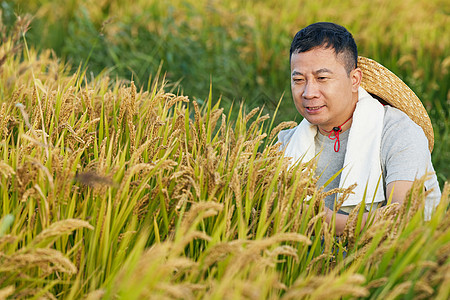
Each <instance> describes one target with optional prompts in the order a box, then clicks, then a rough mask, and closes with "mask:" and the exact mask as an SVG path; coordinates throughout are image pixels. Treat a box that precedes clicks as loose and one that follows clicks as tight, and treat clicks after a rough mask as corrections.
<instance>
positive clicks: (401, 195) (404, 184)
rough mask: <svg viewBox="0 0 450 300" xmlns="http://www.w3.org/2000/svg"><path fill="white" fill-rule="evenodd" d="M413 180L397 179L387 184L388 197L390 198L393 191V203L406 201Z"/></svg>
mask: <svg viewBox="0 0 450 300" xmlns="http://www.w3.org/2000/svg"><path fill="white" fill-rule="evenodd" d="M412 184H413V182H412V181H408V180H397V181H392V182H390V183H388V185H387V186H386V199H389V197H390V195H391V193H392V201H391V203H400V204H402V203H403V201H405V198H406V194H407V193H408V191H409V189H410V188H411V187H412Z"/></svg>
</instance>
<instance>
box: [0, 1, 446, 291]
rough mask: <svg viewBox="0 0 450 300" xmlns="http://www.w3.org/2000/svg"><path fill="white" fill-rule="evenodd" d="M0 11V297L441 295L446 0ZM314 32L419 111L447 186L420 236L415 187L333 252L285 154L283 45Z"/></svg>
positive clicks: (302, 173) (31, 4) (318, 206)
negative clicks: (379, 73)
mask: <svg viewBox="0 0 450 300" xmlns="http://www.w3.org/2000/svg"><path fill="white" fill-rule="evenodd" d="M0 3H1V4H2V8H3V12H2V16H3V19H4V23H5V25H3V26H2V27H1V33H2V36H1V38H2V43H1V46H0V97H1V98H0V140H1V143H0V156H1V160H0V197H1V199H2V201H1V204H0V299H10V298H11V299H14V298H31V299H34V298H36V299H37V298H49V299H54V298H61V299H113V298H120V299H122V298H123V299H142V298H161V299H174V298H175V299H179V298H182V299H199V298H206V299H302V298H307V299H353V298H367V299H402V298H406V299H411V298H414V299H429V298H434V299H448V298H449V297H450V211H449V210H448V208H449V204H450V199H449V192H450V189H449V186H448V185H446V184H443V183H442V182H443V179H444V180H445V179H446V176H448V164H446V163H448V161H449V160H448V130H449V123H448V96H449V95H448V85H449V82H450V80H445V79H449V76H450V75H449V74H448V73H449V72H448V71H449V65H450V63H449V62H448V59H446V57H448V49H449V47H448V46H449V45H448V43H449V40H448V39H445V38H442V36H443V35H442V34H443V33H444V32H445V30H448V29H447V28H448V26H447V27H444V25H446V24H448V20H449V19H448V11H446V6H445V5H446V4H445V2H444V1H442V2H439V1H429V2H427V3H422V2H418V1H411V0H408V1H404V2H402V3H403V4H393V3H390V2H387V1H386V2H385V1H379V3H378V2H377V3H378V4H377V7H376V8H377V9H376V11H377V12H378V14H377V15H375V13H374V12H373V11H372V10H373V8H372V7H371V5H369V4H367V5H363V4H360V6H359V7H358V9H354V6H353V5H354V4H355V3H353V2H352V1H349V2H348V3H347V2H339V3H340V4H339V5H340V8H339V10H335V9H332V8H333V7H334V8H336V7H337V6H338V2H337V1H336V2H334V1H331V2H327V3H328V4H327V6H323V5H322V3H321V2H320V1H319V2H314V3H315V4H312V2H311V3H309V2H308V3H305V2H301V1H300V2H299V1H295V3H294V1H292V2H291V1H287V2H286V3H287V4H283V5H282V7H281V8H279V7H278V6H277V5H276V2H275V1H270V0H267V1H255V2H253V1H252V2H243V3H241V2H238V1H231V0H230V1H222V2H220V4H219V2H215V1H209V2H207V3H206V4H205V3H204V2H203V1H196V2H194V1H192V2H191V1H171V2H170V4H169V3H168V2H167V3H166V2H164V1H159V2H156V1H155V2H153V1H136V3H135V4H133V5H130V4H128V3H126V4H125V3H124V2H120V1H81V0H72V1H65V2H64V4H65V5H61V3H60V2H54V1H44V0H42V1H21V0H18V1H15V2H14V3H13V2H12V1H2V2H0ZM25 3H26V4H27V6H25ZM284 5H286V6H284ZM372 5H374V4H372ZM403 5H405V6H403ZM407 5H410V6H411V7H421V8H423V9H422V10H415V12H417V13H416V14H414V15H415V17H416V18H421V20H422V21H423V23H421V24H417V23H418V22H413V21H417V19H413V18H412V17H411V19H408V16H409V15H408V14H407V12H405V10H406V9H401V8H407V7H408V6H407ZM293 7H295V8H297V9H300V8H302V9H303V10H304V11H305V12H308V13H305V15H307V16H308V17H307V18H306V19H302V20H301V21H297V19H298V18H299V15H300V12H299V10H298V13H296V14H294V13H293V11H295V9H293ZM289 8H290V10H288V9H289ZM350 8H352V9H353V10H352V11H353V12H354V14H351V13H350V12H349V11H348V10H347V9H350ZM277 9H280V12H279V13H278V14H277V13H274V11H276V10H277ZM393 9H397V10H398V9H400V10H398V13H397V14H396V15H395V16H396V18H393V17H392V16H391V15H389V12H390V13H392V11H393ZM16 10H19V11H20V10H22V12H27V11H29V12H31V13H33V14H35V17H34V19H33V20H31V19H29V18H28V17H24V16H22V17H18V16H15V15H14V14H13V12H14V11H16ZM338 12H342V13H338ZM344 12H345V13H344ZM409 13H410V14H411V12H409ZM432 13H434V14H435V15H434V16H430V15H429V14H432ZM421 14H423V15H421ZM369 16H370V17H371V18H369ZM109 17H113V18H112V19H109ZM319 17H320V18H327V19H329V20H333V21H340V22H341V23H342V22H346V24H348V25H349V28H350V29H351V30H352V31H353V32H355V33H357V34H355V37H356V38H357V40H358V41H359V42H360V44H361V45H362V46H361V51H362V53H361V54H362V55H366V56H369V57H372V58H375V59H377V60H378V61H380V62H382V63H384V64H385V65H386V66H388V67H389V68H391V69H393V70H394V71H396V73H397V74H400V75H402V74H403V75H402V76H403V78H404V79H405V81H407V82H408V84H410V86H411V87H413V89H414V90H415V91H416V92H417V94H418V95H419V97H420V98H421V99H422V100H423V101H424V104H425V106H426V107H427V109H428V111H429V113H430V116H431V118H432V121H433V125H434V126H435V135H436V142H435V150H434V152H433V160H434V163H435V165H436V168H437V170H438V174H439V176H440V179H441V183H442V187H443V188H442V190H443V193H442V194H443V195H442V199H441V203H440V205H439V206H438V207H437V209H436V212H435V213H434V215H433V217H432V218H431V220H430V221H427V222H425V221H424V220H423V199H424V196H425V194H424V192H423V179H421V180H417V181H416V182H415V185H414V187H413V188H412V189H411V191H410V193H409V194H408V197H407V199H406V201H405V203H404V204H403V205H398V204H389V205H387V206H385V207H384V208H382V209H380V210H378V211H377V212H376V213H374V214H373V215H371V216H370V218H369V224H368V225H367V226H365V227H364V228H361V217H362V216H361V212H360V211H359V208H357V209H355V210H354V211H353V212H352V214H351V217H350V219H349V222H348V224H347V226H346V229H345V232H344V234H343V235H342V236H339V237H336V236H335V234H334V228H333V226H327V224H326V223H325V222H324V212H323V199H324V197H325V196H326V193H324V192H323V190H322V189H321V188H317V187H316V186H315V182H316V180H315V178H314V177H313V176H312V175H313V170H314V164H313V163H309V164H300V165H298V166H297V167H295V168H289V167H288V166H289V161H288V160H287V159H286V158H283V157H281V156H280V154H279V152H278V145H277V144H276V134H277V133H278V132H279V131H280V130H281V129H283V128H288V127H292V126H294V125H295V122H292V120H295V117H294V116H293V115H292V114H291V112H290V111H292V105H291V104H290V102H289V101H282V102H281V104H280V105H279V107H278V109H276V107H277V103H278V100H279V98H280V97H281V95H282V94H283V91H284V92H286V95H285V96H284V97H287V95H288V90H287V85H286V82H285V81H287V69H286V68H287V63H288V59H287V53H286V51H287V47H288V44H289V42H290V41H289V39H290V38H289V36H290V35H292V34H293V33H294V32H295V31H296V30H297V29H298V28H299V27H301V26H302V25H306V23H309V22H311V21H315V20H317V19H318V18H319ZM388 17H389V18H388ZM399 19H400V20H402V22H400V21H399ZM62 20H64V23H62ZM379 20H384V22H388V24H386V25H389V26H390V27H389V28H391V29H390V30H388V29H387V28H388V27H379V28H376V26H377V25H379V24H380V23H377V22H379ZM406 21H409V23H405V22H406ZM61 24H64V25H61ZM383 24H384V23H383ZM426 24H428V25H426ZM30 26H31V27H30ZM29 27H30V29H29V30H28V31H27V28H29ZM422 30H423V31H422ZM416 35H417V36H416ZM399 36H400V37H401V38H399ZM62 37H64V38H62ZM446 43H447V44H446ZM152 45H154V46H152ZM77 47H78V50H76V49H77ZM164 47H166V48H164ZM47 48H52V49H53V50H48V49H47ZM102 51H103V52H102ZM216 51H218V52H216ZM446 55H447V56H446ZM60 57H62V59H61V58H60ZM170 57H171V58H170ZM161 59H163V63H162V64H161V63H160V62H161ZM171 59H172V60H171ZM67 60H69V61H71V64H68V63H66V61H67ZM80 62H81V63H82V64H79V63H80ZM183 62H184V63H186V65H185V68H186V69H185V70H183ZM105 68H109V69H105ZM180 68H181V70H180ZM158 70H159V71H158ZM186 70H187V71H186ZM127 72H129V73H127ZM185 72H188V73H185ZM189 72H192V73H189ZM405 74H406V75H405ZM197 76H198V77H197ZM178 80H181V81H178ZM191 83H192V84H191ZM211 83H212V84H211ZM186 95H187V96H186ZM220 95H221V96H222V97H219V96H220ZM262 95H264V96H262ZM242 98H244V99H246V101H247V102H246V104H245V103H240V101H239V100H241V99H242ZM233 100H234V102H233ZM272 102H273V104H271V103H272ZM256 105H260V107H261V108H254V106H256ZM263 105H264V108H263ZM271 105H273V106H271ZM267 112H270V114H267ZM281 121H285V122H281ZM296 121H299V120H298V118H297V119H296ZM446 147H447V148H446ZM343 192H344V196H343V198H342V199H341V201H343V200H344V198H345V195H346V194H348V193H350V192H351V190H346V191H343ZM305 204H308V206H305Z"/></svg>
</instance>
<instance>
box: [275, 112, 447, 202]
mask: <svg viewBox="0 0 450 300" xmlns="http://www.w3.org/2000/svg"><path fill="white" fill-rule="evenodd" d="M384 111H385V114H384V121H383V123H384V124H383V131H382V134H381V151H380V152H381V154H380V155H381V169H382V172H383V181H384V187H386V185H387V184H389V183H391V182H393V181H397V180H408V181H414V180H415V179H416V178H420V177H422V176H423V175H424V174H425V173H432V174H430V177H429V179H428V180H427V181H426V182H425V188H426V190H432V192H431V193H430V194H429V195H428V197H427V201H433V203H438V202H439V199H440V197H441V192H440V189H439V184H438V181H437V177H436V174H435V172H434V169H433V165H432V163H431V154H430V151H429V150H428V140H427V138H426V136H425V134H424V132H423V130H422V128H421V127H420V126H419V125H417V124H416V123H414V122H413V121H412V120H411V119H410V118H409V117H408V116H407V115H406V114H405V113H404V112H402V111H401V110H399V109H396V108H394V107H391V106H388V105H386V106H385V107H384ZM294 130H295V128H293V129H288V130H283V132H280V135H279V141H280V142H281V143H282V148H284V147H285V146H286V145H287V143H288V142H289V140H290V139H291V137H292V135H293V133H294ZM349 132H350V130H347V131H345V132H342V133H341V134H340V136H339V138H340V150H339V152H335V151H334V143H335V141H334V140H331V139H330V138H328V136H325V135H322V134H320V133H318V134H317V135H316V138H315V148H316V154H318V153H319V152H320V154H319V156H318V157H319V158H318V161H317V169H316V176H320V177H319V179H318V182H317V184H318V185H319V186H322V185H324V184H325V183H326V182H327V181H328V180H329V179H330V178H331V177H332V176H333V175H334V174H336V173H337V172H338V171H339V170H341V169H342V168H343V166H344V158H345V152H346V150H347V140H348V135H349ZM367 135H368V136H369V135H370V132H368V133H367ZM340 178H341V176H340V174H339V175H338V176H337V177H336V178H335V179H334V180H333V181H331V182H330V183H329V184H328V185H327V186H326V187H325V188H324V190H325V191H328V190H331V189H333V188H337V187H339V182H340ZM335 198H336V195H335V194H333V195H330V196H328V197H327V198H326V199H325V205H326V206H327V207H328V208H330V209H333V207H334V202H335Z"/></svg>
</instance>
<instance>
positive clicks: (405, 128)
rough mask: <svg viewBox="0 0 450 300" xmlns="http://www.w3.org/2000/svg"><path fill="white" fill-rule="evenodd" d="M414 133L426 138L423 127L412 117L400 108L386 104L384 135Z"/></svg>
mask: <svg viewBox="0 0 450 300" xmlns="http://www.w3.org/2000/svg"><path fill="white" fill-rule="evenodd" d="M398 134H399V135H407V134H409V135H413V136H421V137H424V138H425V139H426V136H425V133H424V132H423V130H422V127H420V126H419V125H417V124H416V123H414V121H413V120H411V118H410V117H409V116H408V115H407V114H406V113H404V112H403V111H401V110H400V109H398V108H395V107H392V106H389V105H386V106H385V107H384V121H383V136H386V135H388V136H391V135H398Z"/></svg>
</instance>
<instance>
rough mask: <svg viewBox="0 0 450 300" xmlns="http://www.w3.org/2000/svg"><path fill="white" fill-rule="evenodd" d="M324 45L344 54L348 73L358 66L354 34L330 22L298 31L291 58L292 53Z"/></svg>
mask: <svg viewBox="0 0 450 300" xmlns="http://www.w3.org/2000/svg"><path fill="white" fill-rule="evenodd" d="M322 46H323V47H325V48H332V49H334V52H335V54H336V56H338V55H339V54H343V55H344V56H343V59H344V67H345V70H346V71H347V74H348V75H350V72H351V71H352V70H353V69H355V68H356V67H357V63H358V48H357V47H356V43H355V40H354V39H353V36H352V34H351V33H350V32H349V31H348V30H347V29H346V28H345V27H343V26H340V25H338V24H335V23H330V22H318V23H314V24H311V25H309V26H307V27H305V28H303V29H302V30H300V31H299V32H297V34H296V35H295V37H294V39H293V40H292V44H291V50H290V54H289V60H290V59H291V58H292V54H297V53H302V52H307V51H309V50H312V49H314V48H317V47H322Z"/></svg>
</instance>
